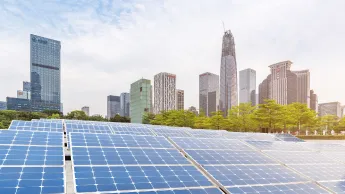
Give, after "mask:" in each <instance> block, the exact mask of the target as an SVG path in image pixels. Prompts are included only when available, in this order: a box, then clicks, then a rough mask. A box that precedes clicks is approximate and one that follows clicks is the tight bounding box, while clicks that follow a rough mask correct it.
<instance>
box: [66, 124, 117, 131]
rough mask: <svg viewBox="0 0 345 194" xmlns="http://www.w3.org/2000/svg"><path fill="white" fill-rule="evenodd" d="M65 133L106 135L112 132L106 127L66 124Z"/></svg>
mask: <svg viewBox="0 0 345 194" xmlns="http://www.w3.org/2000/svg"><path fill="white" fill-rule="evenodd" d="M66 132H67V133H70V132H81V133H106V134H108V133H109V134H112V133H113V131H112V130H111V129H110V127H109V126H108V125H90V124H73V123H67V124H66Z"/></svg>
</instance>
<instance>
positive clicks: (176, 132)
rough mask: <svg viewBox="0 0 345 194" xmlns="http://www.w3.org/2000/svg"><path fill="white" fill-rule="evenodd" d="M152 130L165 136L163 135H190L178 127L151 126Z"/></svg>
mask: <svg viewBox="0 0 345 194" xmlns="http://www.w3.org/2000/svg"><path fill="white" fill-rule="evenodd" d="M152 130H153V131H154V132H155V133H156V134H157V135H158V136H165V137H191V135H190V134H189V133H188V132H186V131H185V130H180V129H169V128H167V129H160V128H152Z"/></svg>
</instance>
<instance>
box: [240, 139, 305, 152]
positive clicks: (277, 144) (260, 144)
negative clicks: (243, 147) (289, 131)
mask: <svg viewBox="0 0 345 194" xmlns="http://www.w3.org/2000/svg"><path fill="white" fill-rule="evenodd" d="M246 142H247V143H249V144H250V145H252V146H254V147H256V148H257V149H259V150H279V151H311V150H310V149H308V148H305V147H303V146H302V145H300V144H297V143H294V142H284V141H252V140H249V141H246Z"/></svg>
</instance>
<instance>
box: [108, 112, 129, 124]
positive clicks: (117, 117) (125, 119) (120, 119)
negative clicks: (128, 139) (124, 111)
mask: <svg viewBox="0 0 345 194" xmlns="http://www.w3.org/2000/svg"><path fill="white" fill-rule="evenodd" d="M110 122H119V123H130V122H131V120H130V118H128V117H122V116H120V115H119V114H116V115H115V116H114V117H113V118H110Z"/></svg>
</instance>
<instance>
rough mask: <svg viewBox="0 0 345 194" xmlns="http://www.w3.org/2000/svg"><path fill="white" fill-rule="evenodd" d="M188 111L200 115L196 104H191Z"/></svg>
mask: <svg viewBox="0 0 345 194" xmlns="http://www.w3.org/2000/svg"><path fill="white" fill-rule="evenodd" d="M188 111H191V112H193V113H194V114H196V115H198V111H197V110H196V108H195V107H194V106H191V107H189V108H188Z"/></svg>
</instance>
